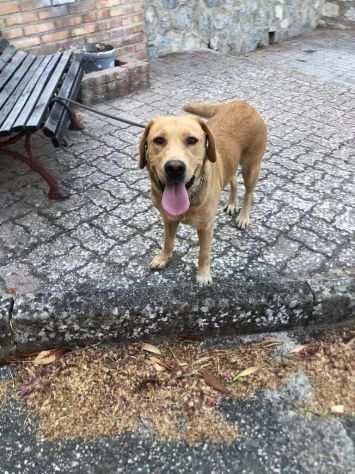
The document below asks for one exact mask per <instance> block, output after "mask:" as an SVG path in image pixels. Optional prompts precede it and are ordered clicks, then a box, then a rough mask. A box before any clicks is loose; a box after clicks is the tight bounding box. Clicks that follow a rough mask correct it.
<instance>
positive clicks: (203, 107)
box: [184, 102, 220, 119]
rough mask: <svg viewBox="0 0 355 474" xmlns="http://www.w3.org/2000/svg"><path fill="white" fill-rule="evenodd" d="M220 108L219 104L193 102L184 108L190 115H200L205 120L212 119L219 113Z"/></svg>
mask: <svg viewBox="0 0 355 474" xmlns="http://www.w3.org/2000/svg"><path fill="white" fill-rule="evenodd" d="M219 108H220V105H219V104H206V103H205V102H192V103H191V104H186V105H185V106H184V110H185V112H189V113H190V114H194V115H199V116H200V117H204V118H207V119H208V118H211V117H213V116H214V115H216V113H217V112H218V109H219Z"/></svg>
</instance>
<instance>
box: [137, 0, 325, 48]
mask: <svg viewBox="0 0 355 474" xmlns="http://www.w3.org/2000/svg"><path fill="white" fill-rule="evenodd" d="M323 5H324V0H145V24H146V35H147V42H148V52H149V55H150V56H151V57H155V56H160V55H163V54H167V53H171V52H174V51H181V50H189V49H196V48H201V47H209V48H211V49H214V50H218V51H222V52H225V53H231V54H240V53H246V52H248V51H252V50H254V49H256V48H257V47H260V46H266V45H268V44H269V43H271V42H275V41H281V40H283V39H287V38H289V37H292V36H295V35H298V34H300V33H302V32H304V31H308V30H311V29H313V28H315V27H316V26H317V25H318V22H319V19H320V17H321V15H322V9H323Z"/></svg>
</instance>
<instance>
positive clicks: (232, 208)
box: [223, 204, 237, 216]
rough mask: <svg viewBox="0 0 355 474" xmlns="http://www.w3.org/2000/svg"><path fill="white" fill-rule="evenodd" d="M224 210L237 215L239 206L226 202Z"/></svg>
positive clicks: (230, 214)
mask: <svg viewBox="0 0 355 474" xmlns="http://www.w3.org/2000/svg"><path fill="white" fill-rule="evenodd" d="M223 210H224V212H226V213H227V214H228V215H229V216H235V215H236V213H237V208H236V205H235V204H226V205H225V206H224V208H223Z"/></svg>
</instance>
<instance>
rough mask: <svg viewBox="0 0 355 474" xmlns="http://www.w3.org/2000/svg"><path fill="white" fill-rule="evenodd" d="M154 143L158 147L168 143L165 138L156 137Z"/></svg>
mask: <svg viewBox="0 0 355 474" xmlns="http://www.w3.org/2000/svg"><path fill="white" fill-rule="evenodd" d="M153 142H154V143H155V144H156V145H165V143H166V140H165V138H164V137H155V138H154V139H153Z"/></svg>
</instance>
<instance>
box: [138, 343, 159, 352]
mask: <svg viewBox="0 0 355 474" xmlns="http://www.w3.org/2000/svg"><path fill="white" fill-rule="evenodd" d="M142 349H143V350H144V351H146V352H151V353H152V354H158V355H160V354H161V352H160V349H159V348H158V347H156V346H153V344H148V343H144V344H143V346H142Z"/></svg>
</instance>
